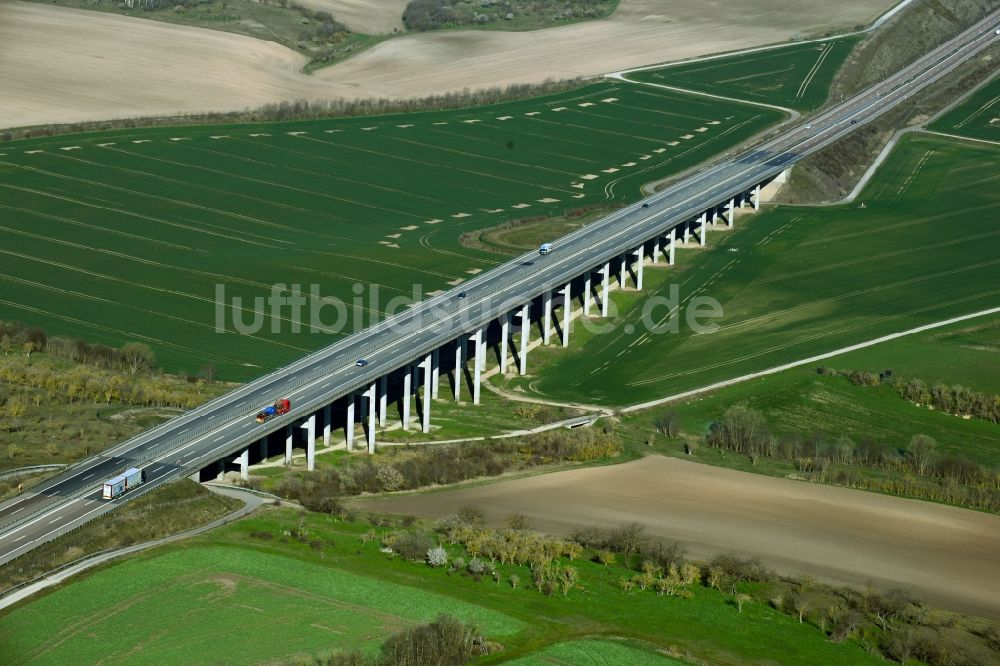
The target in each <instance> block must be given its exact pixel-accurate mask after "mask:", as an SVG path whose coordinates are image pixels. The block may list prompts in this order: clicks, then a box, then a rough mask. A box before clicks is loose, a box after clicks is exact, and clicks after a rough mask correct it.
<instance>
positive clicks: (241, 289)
mask: <svg viewBox="0 0 1000 666" xmlns="http://www.w3.org/2000/svg"><path fill="white" fill-rule="evenodd" d="M667 109H669V110H667ZM778 115H779V114H778V113H777V112H773V113H771V112H768V111H766V110H761V109H752V108H748V107H745V106H739V105H733V106H727V105H724V104H719V103H718V102H716V101H712V100H705V99H698V98H693V97H689V96H684V95H680V94H675V93H670V92H668V91H657V90H651V89H643V88H639V87H638V86H633V85H630V84H617V83H598V84H593V85H590V86H587V87H584V88H580V89H575V90H573V91H569V92H563V93H559V94H552V95H549V96H545V97H539V98H532V99H529V100H522V101H519V102H510V103H505V104H498V105H493V106H488V107H477V108H474V109H466V110H459V111H448V112H425V113H413V114H401V115H396V116H380V117H365V118H352V119H339V120H324V121H303V122H298V123H277V124H256V125H227V126H213V127H184V128H166V129H164V128H157V129H144V130H129V131H113V132H105V133H93V134H85V135H74V136H72V137H69V136H66V137H59V138H51V139H38V140H26V141H20V142H12V143H8V144H5V146H4V152H5V156H3V157H0V188H2V189H3V191H4V192H5V193H6V194H5V195H4V204H3V206H6V208H4V210H5V212H7V213H8V214H7V215H6V217H5V219H6V220H7V221H6V222H5V230H6V231H5V233H6V234H7V236H6V237H7V239H8V242H7V243H6V244H5V246H4V249H3V251H2V253H3V258H4V262H5V266H6V267H7V268H6V271H5V273H7V276H4V277H0V284H2V285H3V290H4V303H3V304H2V306H0V316H3V317H5V318H8V319H21V320H24V321H26V322H28V323H30V324H33V325H39V326H42V327H43V328H45V329H46V330H47V331H49V333H50V334H51V335H71V336H74V337H82V338H85V339H91V340H97V341H99V342H103V343H106V344H111V345H112V346H116V347H117V346H120V345H121V344H122V343H124V342H125V341H126V340H136V339H142V340H145V341H146V342H147V343H148V344H149V345H150V346H151V347H153V349H154V351H155V353H156V356H157V358H158V359H159V361H160V363H161V365H162V366H163V367H164V369H166V370H168V371H178V370H190V369H192V368H197V367H201V366H203V365H205V364H206V363H213V364H214V365H215V366H216V367H217V368H218V372H219V376H220V377H224V378H227V379H245V378H248V377H252V376H256V375H258V374H260V373H261V372H263V371H264V370H266V369H270V368H273V367H277V366H280V365H282V364H284V363H287V362H288V361H289V360H291V359H293V358H296V357H299V356H301V355H302V354H304V353H305V352H307V351H310V350H313V349H316V348H319V347H321V346H323V345H326V344H329V343H330V342H332V341H334V340H335V339H336V338H337V336H336V335H333V334H325V335H324V334H320V333H318V332H313V333H308V331H310V330H311V326H312V325H313V324H314V323H318V324H319V325H323V326H329V327H333V328H335V329H338V330H341V331H343V330H345V329H346V330H347V331H350V330H353V329H354V328H355V327H359V326H362V325H368V324H369V323H370V321H371V318H372V316H373V315H374V314H375V313H380V312H383V311H385V310H386V309H387V308H389V307H392V306H397V305H398V302H397V303H390V299H393V298H395V297H406V298H408V297H412V295H413V292H414V285H418V287H417V288H418V289H419V293H418V295H426V294H427V293H429V292H433V291H435V290H439V289H447V288H450V287H451V286H454V285H457V284H460V283H461V282H462V281H463V280H466V279H469V277H470V276H471V275H474V274H477V273H479V272H481V271H483V270H488V269H489V268H491V267H493V266H495V265H496V263H497V257H496V255H494V254H488V253H485V252H481V251H475V250H470V249H468V248H465V247H463V246H462V245H461V244H460V243H459V236H460V235H461V234H462V233H463V232H465V231H467V230H470V229H482V228H484V227H485V226H491V225H496V224H498V223H501V222H503V221H504V220H514V219H520V218H524V217H525V216H528V215H538V214H541V215H545V216H557V215H560V214H562V213H564V212H565V211H566V210H570V209H577V208H580V207H582V206H588V205H597V204H601V203H606V202H615V201H628V200H632V199H635V198H637V197H638V195H639V188H640V186H641V184H642V183H644V182H646V181H648V180H650V179H654V178H658V177H663V176H666V175H669V174H671V173H676V172H679V171H682V170H683V169H685V168H688V167H690V166H692V165H694V164H697V163H699V162H701V161H703V160H704V159H706V158H708V157H710V156H712V155H714V154H717V153H719V152H721V151H723V150H725V149H727V148H729V147H731V146H732V145H734V144H736V143H739V142H740V141H743V140H745V139H746V138H748V137H750V136H752V135H753V134H755V133H756V132H757V131H759V130H760V129H761V128H763V127H766V126H767V125H768V124H770V123H772V122H774V121H775V120H776V119H777V118H778ZM702 128H703V129H704V131H697V130H699V129H702ZM688 136H689V137H691V138H689V139H685V138H684V137H688ZM213 137H214V138H213ZM172 139H176V140H172ZM99 144H103V145H99ZM75 146H78V147H79V148H78V149H76V148H74V147H75ZM64 148H73V150H63V149H64ZM36 151H41V152H36ZM108 174H115V175H117V176H120V177H121V179H119V180H114V181H113V182H112V181H110V180H109V175H108ZM92 198H96V199H100V200H101V202H102V203H101V205H102V208H100V209H99V214H98V211H97V209H95V208H94V207H93V206H94V204H93V203H92ZM137 219H138V220H142V221H143V222H144V226H143V230H142V232H141V233H137V232H135V224H136V220H137ZM39 221H45V229H44V231H39V227H38V224H39ZM154 223H155V224H154ZM11 276H17V278H16V279H15V278H13V277H11ZM356 283H357V284H362V285H370V286H371V290H365V291H364V293H363V294H362V295H361V296H360V297H359V296H358V295H357V293H356V292H355V291H354V289H353V287H354V285H355V284H356ZM164 284H169V285H171V289H170V290H169V291H164V290H163V288H162V285H164ZM313 284H315V285H318V289H319V295H321V296H324V297H333V298H339V299H340V300H341V301H342V302H343V303H344V304H346V312H343V313H338V311H337V309H336V308H334V307H329V306H328V307H325V308H323V309H322V310H320V305H319V304H317V303H314V302H312V301H311V300H310V294H309V290H310V285H313ZM272 285H277V287H276V295H277V296H290V295H291V290H292V289H293V287H292V285H301V289H302V294H303V297H305V298H306V301H307V304H306V306H305V307H304V308H302V311H301V319H300V321H301V322H302V326H301V329H302V330H301V332H296V327H295V326H294V325H293V323H292V321H291V320H292V319H293V318H294V317H293V313H292V307H291V306H290V305H286V306H284V307H281V306H280V305H279V307H280V316H278V317H275V316H273V315H272V311H271V307H270V306H271V304H272V303H271V302H270V301H269V300H268V299H269V298H270V297H271V295H272ZM219 289H224V290H225V295H224V296H223V297H222V298H221V299H219V300H221V301H222V302H221V303H217V302H216V297H217V294H218V292H217V290H219ZM234 297H239V298H242V301H239V302H234V301H233V298H234ZM255 298H260V299H264V304H263V306H262V307H260V308H258V307H257V306H256V305H255V303H254V299H255ZM356 300H358V301H360V303H359V304H356V303H355V301H356ZM258 314H259V315H260V319H258V320H256V324H255V315H258ZM313 316H317V317H318V318H319V321H318V322H316V321H315V320H314V319H313ZM220 317H221V319H222V321H221V322H219V321H217V320H218V319H219V318H220ZM237 318H238V320H239V321H240V322H242V325H243V326H244V327H247V328H249V329H250V330H251V331H256V332H252V333H251V334H246V335H237V334H234V331H235V324H234V322H235V321H236V320H237ZM216 324H221V326H223V327H225V328H226V330H227V333H226V334H219V333H216V332H215V329H216Z"/></svg>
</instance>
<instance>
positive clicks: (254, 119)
mask: <svg viewBox="0 0 1000 666" xmlns="http://www.w3.org/2000/svg"><path fill="white" fill-rule="evenodd" d="M587 83H588V80H587V79H584V78H573V79H560V80H556V79H546V80H545V81H543V82H542V83H515V84H511V85H508V86H506V87H504V88H501V87H499V86H494V87H491V88H482V89H477V90H469V89H468V88H466V89H465V90H462V91H461V92H448V93H442V94H439V95H430V96H427V97H410V98H406V99H386V98H359V99H328V100H313V101H309V100H305V99H297V100H286V101H282V102H275V103H271V104H264V105H262V106H259V107H257V108H255V109H245V110H243V111H231V112H226V113H221V112H216V113H190V114H180V115H173V116H141V117H137V118H116V119H112V120H102V121H90V122H78V123H67V124H62V125H37V126H33V127H22V128H16V129H10V130H6V131H4V132H0V142H3V141H17V140H21V139H34V138H39V137H50V136H59V135H63V134H75V133H78V132H104V131H110V130H116V129H140V128H153V127H164V126H171V127H172V126H177V125H206V124H223V123H225V124H229V123H266V122H284V121H293V120H324V119H328V118H352V117H359V116H376V115H387V114H397V113H414V112H418V111H446V110H451V109H464V108H474V107H478V106H486V105H489V104H499V103H501V102H512V101H518V100H522V99H527V98H529V97H538V96H542V95H551V94H555V93H560V92H566V91H571V90H576V89H578V88H581V87H582V86H584V85H586V84H587Z"/></svg>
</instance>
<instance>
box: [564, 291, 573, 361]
mask: <svg viewBox="0 0 1000 666" xmlns="http://www.w3.org/2000/svg"><path fill="white" fill-rule="evenodd" d="M571 286H572V283H571V282H567V283H566V286H565V287H563V288H562V294H563V324H562V346H563V347H569V327H570V322H571V321H572V318H571V315H572V312H571V311H570V308H571V307H572V305H571V304H572V301H571V300H570V291H571V289H570V287H571Z"/></svg>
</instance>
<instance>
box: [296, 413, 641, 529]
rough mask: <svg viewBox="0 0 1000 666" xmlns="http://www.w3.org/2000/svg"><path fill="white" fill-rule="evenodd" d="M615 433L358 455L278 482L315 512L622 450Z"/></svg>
mask: <svg viewBox="0 0 1000 666" xmlns="http://www.w3.org/2000/svg"><path fill="white" fill-rule="evenodd" d="M620 451H621V444H620V442H619V441H618V439H617V437H616V436H615V435H614V434H613V433H606V432H604V431H602V430H600V429H597V428H576V429H572V430H551V431H548V432H545V433H540V434H537V435H533V436H531V437H526V438H519V439H509V440H498V441H496V442H493V443H491V444H489V445H486V446H458V445H447V446H435V447H427V448H421V449H414V450H410V451H406V452H403V453H402V454H400V455H397V456H395V457H394V458H389V459H388V460H383V459H379V460H372V459H371V458H360V457H359V458H355V459H351V460H348V461H347V462H345V463H344V465H343V467H341V468H339V469H327V470H321V471H316V472H304V473H302V474H300V475H289V476H287V477H286V478H285V479H284V480H283V481H282V482H281V484H280V485H279V487H278V492H279V493H280V494H281V495H282V496H284V497H291V498H294V499H296V500H298V501H299V502H300V503H301V504H302V505H303V506H304V507H306V508H307V509H309V510H311V511H321V512H324V513H340V512H341V511H342V509H341V507H340V504H339V503H338V502H337V501H336V498H337V497H340V496H344V495H359V494H361V493H366V492H367V493H378V492H391V491H395V490H413V489H415V488H423V487H425V486H431V485H447V484H453V483H458V482H460V481H466V480H468V479H475V478H480V477H488V476H498V475H500V474H503V473H504V472H510V471H518V470H524V469H530V468H532V467H536V466H539V465H546V464H551V463H559V462H584V461H588V460H597V459H600V458H607V457H611V456H615V455H618V453H620Z"/></svg>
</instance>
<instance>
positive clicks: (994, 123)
mask: <svg viewBox="0 0 1000 666" xmlns="http://www.w3.org/2000/svg"><path fill="white" fill-rule="evenodd" d="M930 129H933V130H937V131H939V132H947V133H951V134H961V135H963V136H969V137H972V138H974V139H985V140H987V141H1000V77H997V78H994V79H993V80H992V81H991V82H990V83H988V84H986V85H985V86H983V87H982V88H980V89H979V90H977V91H976V92H975V93H974V94H972V95H971V96H969V98H968V99H967V100H965V102H963V103H962V104H960V105H958V106H956V107H955V108H954V109H952V110H951V111H949V112H948V113H946V114H944V115H943V116H941V117H940V118H938V119H937V120H936V121H934V122H933V123H932V124H931V125H930Z"/></svg>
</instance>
